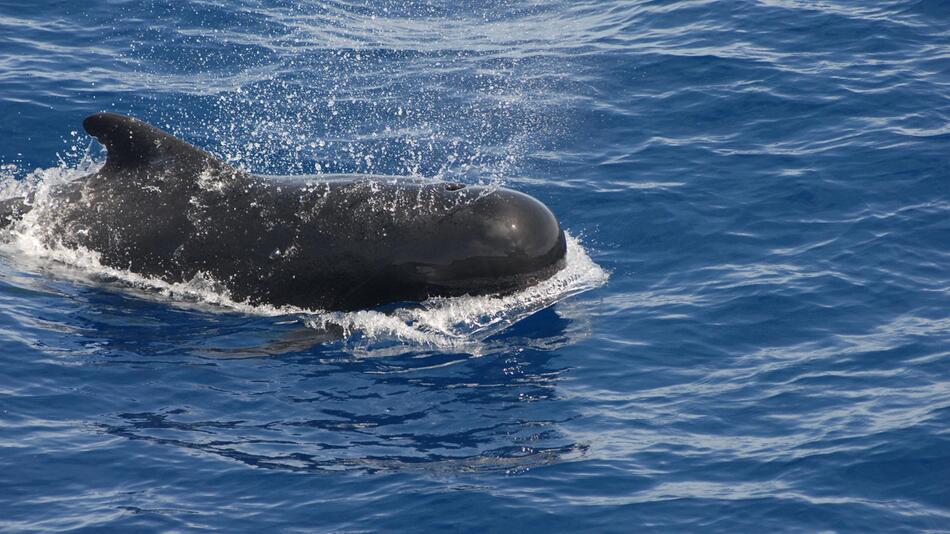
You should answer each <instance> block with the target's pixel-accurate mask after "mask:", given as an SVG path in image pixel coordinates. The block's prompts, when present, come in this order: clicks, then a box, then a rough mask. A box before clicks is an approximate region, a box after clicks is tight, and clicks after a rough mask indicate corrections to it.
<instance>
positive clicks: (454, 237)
mask: <svg viewBox="0 0 950 534" xmlns="http://www.w3.org/2000/svg"><path fill="white" fill-rule="evenodd" d="M443 187H445V188H446V190H448V191H449V193H448V194H462V195H465V201H464V202H462V203H460V204H459V205H458V207H456V208H454V209H452V210H448V211H447V213H445V214H444V215H443V216H442V217H440V218H439V219H438V220H436V221H431V222H430V225H431V227H430V228H429V230H428V231H424V232H422V235H423V236H424V239H426V240H427V245H426V247H425V248H426V250H427V256H428V258H426V260H425V261H422V262H420V264H419V265H417V266H416V268H417V270H418V272H419V273H420V274H422V275H423V276H424V279H425V283H426V284H427V285H428V286H430V287H432V288H434V289H436V290H437V291H436V292H439V293H488V292H509V291H513V290H517V289H521V288H524V287H527V286H530V285H533V284H535V283H537V282H538V281H540V280H543V279H545V278H548V277H550V276H551V275H552V274H554V273H555V272H557V271H558V270H560V269H561V268H562V267H563V266H564V262H565V255H566V251H567V245H566V241H565V236H564V231H563V230H562V229H561V225H560V224H559V223H558V220H557V218H556V217H555V216H554V214H553V213H552V212H551V210H550V209H548V207H547V206H545V205H544V204H543V203H541V202H540V201H539V200H537V199H535V198H534V197H532V196H529V195H527V194H524V193H521V192H518V191H514V190H511V189H507V188H501V187H495V188H488V187H481V186H464V187H460V186H459V185H456V184H449V185H447V186H443Z"/></svg>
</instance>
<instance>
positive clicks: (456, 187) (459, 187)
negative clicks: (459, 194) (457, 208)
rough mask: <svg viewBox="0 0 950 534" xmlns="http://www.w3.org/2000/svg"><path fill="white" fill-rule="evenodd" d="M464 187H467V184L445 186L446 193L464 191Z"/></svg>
mask: <svg viewBox="0 0 950 534" xmlns="http://www.w3.org/2000/svg"><path fill="white" fill-rule="evenodd" d="M464 187H465V184H459V183H453V184H445V190H446V191H458V190H459V189H463V188H464Z"/></svg>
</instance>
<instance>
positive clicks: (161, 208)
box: [0, 114, 566, 309]
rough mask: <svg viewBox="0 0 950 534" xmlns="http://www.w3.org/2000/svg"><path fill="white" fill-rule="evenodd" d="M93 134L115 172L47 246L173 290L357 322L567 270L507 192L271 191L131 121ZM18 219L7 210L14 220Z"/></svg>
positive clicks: (407, 186)
mask: <svg viewBox="0 0 950 534" xmlns="http://www.w3.org/2000/svg"><path fill="white" fill-rule="evenodd" d="M84 126H85V127H86V130H87V131H88V132H89V133H90V134H91V135H93V136H95V137H96V138H98V139H99V140H100V141H101V142H102V143H103V144H104V145H106V147H107V148H108V150H109V158H108V160H107V163H106V165H105V166H104V167H103V168H102V169H101V170H100V171H99V172H98V173H96V174H93V175H90V176H88V177H86V178H85V179H81V180H78V181H77V182H74V183H72V184H70V185H69V186H67V187H65V188H63V189H62V190H61V191H60V192H59V193H58V198H57V200H56V201H55V202H54V203H53V204H55V205H54V206H46V207H45V208H44V214H43V217H44V218H43V221H44V225H45V226H46V227H48V228H49V230H50V232H49V233H50V236H51V237H55V238H56V239H58V240H60V241H61V242H62V243H63V244H64V245H66V246H83V247H86V248H89V249H92V250H95V251H97V252H99V253H100V257H101V261H102V262H103V263H105V264H106V265H110V266H113V267H117V268H125V269H129V270H131V271H133V272H138V273H140V274H145V275H149V276H156V277H159V278H162V279H164V280H166V281H169V282H181V281H187V280H190V279H191V278H193V277H194V276H196V275H198V274H199V273H203V274H206V275H210V276H211V277H212V278H214V279H215V280H217V281H219V282H221V283H222V284H224V285H225V286H226V287H227V289H228V290H229V291H230V293H231V295H232V297H233V298H235V299H238V300H247V301H250V302H253V303H268V304H274V305H295V306H300V307H306V308H322V309H354V308H363V307H371V306H376V305H381V304H386V303H391V302H397V301H407V300H422V299H425V298H428V297H431V296H452V295H459V294H465V293H470V294H485V293H495V292H510V291H514V290H517V289H520V288H523V287H527V286H529V285H532V284H534V283H536V282H538V281H540V280H543V279H544V278H547V277H549V276H551V275H552V274H553V273H554V272H556V271H557V270H559V269H560V268H561V267H562V266H563V263H564V255H565V251H566V245H565V240H564V233H563V231H562V230H561V228H560V225H559V224H558V221H557V219H556V218H555V217H554V215H553V214H552V213H551V211H550V210H548V209H547V207H545V206H544V205H543V204H542V203H540V202H539V201H537V200H535V199H534V198H532V197H530V196H528V195H525V194H523V193H519V192H516V191H512V190H509V189H504V188H495V189H487V188H483V187H465V186H461V185H460V184H445V183H441V182H427V181H420V180H412V179H401V178H396V177H386V176H370V177H366V176H353V177H335V178H334V179H333V180H329V181H318V180H316V179H313V178H300V179H286V178H285V179H280V180H274V179H268V178H264V177H256V176H252V175H249V174H246V173H243V172H241V171H237V170H235V169H233V168H230V167H229V166H227V165H226V164H224V163H223V162H221V161H220V160H217V159H215V158H213V157H212V156H210V155H209V154H207V153H205V152H203V151H201V150H199V149H197V148H195V147H192V146H191V145H188V144H187V143H185V142H183V141H181V140H178V139H175V138H174V137H172V136H170V135H168V134H166V133H165V132H162V131H161V130H158V129H156V128H153V127H151V126H149V125H147V124H145V123H142V122H140V121H137V120H135V119H130V118H128V117H123V116H120V115H114V114H97V115H93V116H91V117H89V118H88V119H86V121H85V122H84ZM8 204H9V203H8ZM20 211H23V209H22V208H18V207H16V206H12V207H10V206H8V209H6V210H0V212H3V213H7V212H9V215H5V218H7V219H10V220H13V219H15V218H16V217H17V214H18V213H19V212H20ZM3 213H0V215H3Z"/></svg>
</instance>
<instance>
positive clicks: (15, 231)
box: [0, 159, 608, 351]
mask: <svg viewBox="0 0 950 534" xmlns="http://www.w3.org/2000/svg"><path fill="white" fill-rule="evenodd" d="M95 169H96V164H95V163H94V162H92V161H90V160H88V159H87V160H84V162H83V163H82V164H81V165H79V166H77V167H74V168H65V167H56V168H52V169H38V170H36V171H34V172H32V173H30V174H29V175H27V176H26V177H25V178H23V179H20V180H15V183H11V180H10V179H9V177H7V178H4V179H2V180H0V199H3V198H10V197H14V196H23V195H27V194H32V196H33V198H34V201H33V203H34V209H33V211H31V212H30V213H28V214H26V216H25V217H24V218H23V219H22V220H21V221H20V222H18V223H17V224H15V225H14V226H13V227H12V228H10V229H8V230H6V231H5V235H4V238H3V240H2V245H0V246H2V248H3V250H4V252H5V253H6V255H8V256H9V257H11V258H17V259H20V260H22V261H25V262H43V263H45V264H52V265H57V266H62V267H65V268H63V269H60V270H59V272H57V273H56V274H57V276H64V277H70V278H73V279H75V280H77V281H85V282H89V283H103V282H104V283H107V284H109V285H111V286H114V287H115V288H116V289H117V290H120V291H129V292H134V293H136V294H137V296H142V297H145V298H152V299H161V300H163V301H165V302H168V303H169V304H171V305H173V306H179V307H192V308H193V307H198V308H200V309H202V310H206V311H208V312H212V313H213V312H216V311H217V312H237V313H242V314H249V315H258V316H266V317H278V316H281V317H285V316H292V317H294V318H295V319H296V320H299V321H301V322H303V323H304V324H306V325H307V326H308V327H311V328H314V329H318V330H327V329H335V330H342V332H343V336H344V338H345V339H360V340H362V341H363V342H364V343H369V344H377V343H389V342H398V343H402V344H409V345H414V346H429V347H433V348H441V349H459V350H465V351H471V350H477V345H478V343H479V342H480V341H482V340H484V339H485V338H487V337H489V336H491V335H493V334H495V333H498V332H500V331H502V330H504V329H505V328H506V327H508V326H510V325H511V324H513V323H515V322H517V321H519V320H521V319H523V318H525V317H527V316H529V315H531V314H533V313H536V312H537V311H540V310H542V309H544V308H546V307H548V306H551V305H552V304H554V303H556V302H558V301H559V300H562V299H564V298H567V297H569V296H571V295H575V294H578V293H581V292H583V291H587V290H589V289H592V288H595V287H598V286H600V285H602V284H603V283H604V282H605V281H606V280H607V277H608V274H607V273H606V272H605V271H604V270H603V269H602V268H601V267H600V266H598V265H597V264H596V263H594V261H593V260H591V258H590V257H589V256H588V255H587V252H586V251H585V250H584V247H583V246H582V245H581V243H580V241H579V240H578V239H577V238H575V237H573V236H571V235H569V234H568V236H567V258H566V266H565V268H564V269H562V270H561V271H559V272H558V273H556V274H555V275H554V276H552V277H551V278H549V279H547V280H545V281H543V282H541V283H539V284H537V285H534V286H532V287H529V288H527V289H524V290H522V291H518V292H516V293H512V294H508V295H487V296H461V297H454V298H432V299H429V300H427V301H424V302H421V303H418V304H416V305H412V306H406V307H400V308H396V309H394V310H391V311H386V312H383V311H376V310H362V311H353V312H338V311H324V310H311V309H303V308H298V307H293V306H271V305H253V304H249V303H246V302H240V301H236V300H234V299H233V298H231V296H230V295H229V293H228V291H227V289H226V288H225V287H224V285H223V284H220V283H218V282H217V281H215V280H214V279H212V278H211V277H210V276H206V275H199V276H196V277H195V278H194V279H192V280H189V281H187V282H181V283H169V282H166V281H163V280H160V279H157V278H152V277H147V276H142V275H140V274H137V273H134V272H131V271H128V270H124V269H116V268H113V267H109V266H106V265H103V264H102V262H101V261H100V260H99V255H98V253H96V252H95V251H92V250H87V249H84V248H78V249H75V248H69V247H63V246H58V245H56V244H55V240H51V239H50V236H49V235H47V234H48V232H47V229H46V228H45V226H44V224H43V222H42V221H43V220H44V217H45V215H46V213H45V212H46V211H48V210H49V209H55V203H53V202H51V200H50V191H51V189H52V188H54V187H56V186H57V185H59V184H63V183H65V182H68V181H70V180H74V179H76V178H78V177H81V176H85V175H87V174H89V173H90V172H94V171H95Z"/></svg>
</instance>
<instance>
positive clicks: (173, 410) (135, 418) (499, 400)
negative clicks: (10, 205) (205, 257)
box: [0, 265, 589, 473]
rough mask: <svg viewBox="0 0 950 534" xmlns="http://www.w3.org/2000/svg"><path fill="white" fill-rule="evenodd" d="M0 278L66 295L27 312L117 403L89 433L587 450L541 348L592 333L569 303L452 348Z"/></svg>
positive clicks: (265, 458) (239, 445)
mask: <svg viewBox="0 0 950 534" xmlns="http://www.w3.org/2000/svg"><path fill="white" fill-rule="evenodd" d="M6 267H10V266H9V265H7V266H6ZM7 274H8V276H5V277H4V283H3V285H2V291H0V293H3V294H4V295H6V294H9V293H16V292H22V291H33V292H36V293H37V295H46V294H48V291H50V289H51V288H49V287H48V285H49V284H53V285H55V286H57V289H58V291H59V295H60V296H63V295H65V296H67V298H66V299H62V298H60V299H58V301H59V302H60V304H59V306H58V307H53V308H50V309H48V310H46V311H45V313H44V314H42V316H41V317H39V318H37V319H34V320H32V321H30V322H29V324H30V328H34V329H38V330H42V331H43V332H44V333H45V336H44V337H46V338H50V333H51V332H58V333H60V334H61V335H60V336H59V337H58V342H59V343H60V344H61V346H59V347H47V350H46V352H47V354H51V355H57V358H58V360H56V363H57V364H58V365H62V364H68V365H83V366H90V367H91V368H94V369H96V372H99V373H103V374H107V375H108V379H106V377H103V380H101V381H100V382H98V383H97V384H89V385H87V386H84V387H87V388H92V389H96V390H97V391H95V392H93V394H94V395H97V396H101V397H102V398H103V399H105V400H108V402H109V405H110V406H115V407H121V408H119V409H116V410H104V411H103V412H101V413H99V414H88V416H87V417H85V419H86V420H87V421H90V424H91V425H92V427H93V428H95V429H97V430H98V431H99V432H105V433H107V434H112V435H115V436H121V437H123V438H126V439H130V440H141V441H146V442H149V443H152V444H156V445H161V446H171V447H176V448H181V449H183V450H187V451H191V452H198V453H201V454H207V455H212V456H213V457H219V458H224V459H228V460H235V461H239V462H242V463H244V464H247V465H251V466H255V467H261V468H269V469H281V470H290V471H308V472H323V471H339V470H358V471H364V472H381V471H382V472H392V471H402V470H406V469H411V470H421V471H425V472H432V473H439V472H463V471H465V472H468V471H478V472H482V471H503V472H515V471H521V470H525V469H528V468H531V467H534V466H540V465H547V464H552V463H558V462H563V461H569V460H572V459H575V458H578V457H580V456H582V455H584V453H585V451H586V450H587V446H586V445H585V444H582V443H575V442H573V441H571V440H569V439H566V438H565V437H564V435H563V434H562V433H561V432H560V431H559V430H558V425H559V423H562V422H563V421H566V420H569V419H570V418H571V417H573V414H572V413H571V412H565V411H563V408H562V406H561V405H562V402H561V401H560V399H559V396H558V393H557V385H558V383H559V381H560V380H561V377H562V375H563V374H564V373H565V372H566V371H567V369H565V368H563V367H561V366H559V364H558V363H557V361H556V360H554V359H552V354H553V351H555V350H557V349H559V348H563V347H565V346H567V345H570V344H572V343H576V342H578V341H580V340H582V339H584V338H585V337H587V335H588V333H589V327H588V324H587V323H586V321H585V320H584V319H583V315H582V314H581V313H579V312H578V313H577V317H572V315H571V313H572V307H571V306H570V305H569V304H564V305H563V306H562V305H557V306H556V307H548V308H543V309H541V310H539V311H537V312H536V313H534V314H533V315H530V316H528V317H526V318H525V319H523V320H521V321H520V322H517V323H515V324H514V325H513V326H510V327H508V328H506V329H501V330H499V331H498V332H496V333H494V334H492V335H489V336H488V337H487V338H485V339H482V340H472V342H471V343H469V344H468V345H466V346H467V347H468V348H475V349H476V350H467V351H466V350H463V351H455V352H453V351H445V350H444V349H442V348H439V347H429V348H426V347H424V346H422V347H420V346H418V345H415V346H413V345H411V344H408V343H406V342H402V341H400V340H398V339H382V340H380V339H376V340H373V339H367V337H366V336H349V337H348V336H346V335H345V333H344V332H343V330H342V329H341V328H340V327H338V326H333V325H331V326H330V327H328V328H324V329H320V328H315V327H314V326H313V325H309V324H308V318H307V317H305V316H303V317H302V316H296V315H286V316H249V315H244V314H238V313H233V312H226V311H221V310H217V311H209V310H207V309H203V310H202V309H195V308H189V307H174V306H169V305H168V304H167V303H165V302H161V301H158V300H156V299H154V298H141V295H137V294H135V293H131V292H124V291H121V290H117V288H116V287H112V286H105V287H103V286H99V285H95V284H93V283H89V282H87V283H74V284H68V283H63V282H57V281H56V280H55V278H54V277H53V275H50V274H49V273H46V274H35V273H34V274H32V275H25V274H23V273H19V274H15V271H14V272H10V271H8V272H7ZM8 313H9V312H8ZM31 313H32V314H35V313H36V311H35V310H30V311H25V312H24V315H23V316H22V317H21V319H24V321H25V320H26V318H27V317H29V314H31ZM143 381H145V382H146V383H147V384H148V388H149V391H150V393H149V394H148V397H147V398H143V397H142V391H143V390H142V389H141V387H140V385H141V383H142V382H143ZM109 384H111V386H109ZM134 408H137V409H134ZM222 414H227V415H226V417H222Z"/></svg>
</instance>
